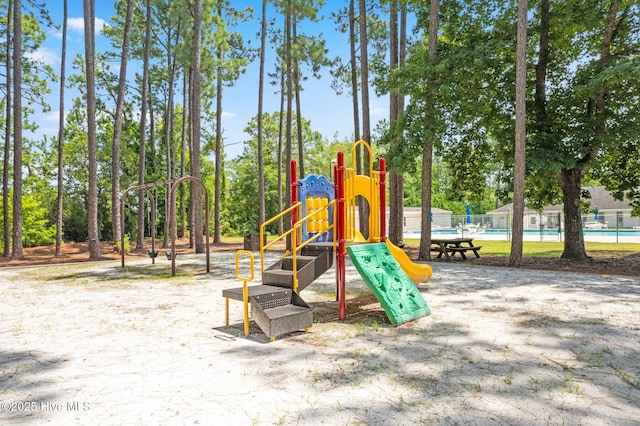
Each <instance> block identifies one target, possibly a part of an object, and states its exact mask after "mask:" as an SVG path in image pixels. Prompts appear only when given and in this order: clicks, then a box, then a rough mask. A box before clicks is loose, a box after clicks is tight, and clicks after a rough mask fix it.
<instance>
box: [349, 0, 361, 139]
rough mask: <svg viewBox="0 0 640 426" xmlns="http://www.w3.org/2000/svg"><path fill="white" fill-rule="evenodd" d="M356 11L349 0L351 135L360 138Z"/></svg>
mask: <svg viewBox="0 0 640 426" xmlns="http://www.w3.org/2000/svg"><path fill="white" fill-rule="evenodd" d="M356 38H357V36H356V11H355V5H354V0H349V54H350V64H351V96H352V102H353V137H354V139H355V140H356V141H358V140H360V106H359V105H358V63H357V56H356Z"/></svg>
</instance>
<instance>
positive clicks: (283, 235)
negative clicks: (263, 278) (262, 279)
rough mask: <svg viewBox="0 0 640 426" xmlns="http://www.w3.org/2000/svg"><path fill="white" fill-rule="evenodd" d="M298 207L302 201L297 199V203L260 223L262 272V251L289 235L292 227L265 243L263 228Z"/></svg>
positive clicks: (262, 267) (262, 265) (262, 269)
mask: <svg viewBox="0 0 640 426" xmlns="http://www.w3.org/2000/svg"><path fill="white" fill-rule="evenodd" d="M300 207H302V203H301V202H300V201H298V202H297V203H295V204H294V205H292V206H291V207H289V208H288V209H286V210H283V211H281V212H280V213H278V214H277V215H275V216H274V217H272V218H271V219H269V220H267V221H266V222H264V223H263V224H262V225H260V267H261V271H262V272H263V273H264V251H265V250H266V249H268V248H269V247H271V246H272V245H274V244H275V243H277V242H278V241H280V240H283V239H284V238H286V237H287V235H289V234H290V233H291V232H292V230H293V228H292V229H290V230H288V231H287V232H285V233H284V234H282V235H279V236H278V237H277V238H276V239H274V240H273V241H271V242H270V243H267V244H265V243H264V230H265V228H266V227H267V225H270V224H272V223H273V222H275V221H276V220H278V219H280V218H281V217H283V216H285V215H287V214H289V213H291V212H292V211H294V210H295V209H300ZM298 212H299V211H298ZM283 256H286V251H285V254H284V255H283Z"/></svg>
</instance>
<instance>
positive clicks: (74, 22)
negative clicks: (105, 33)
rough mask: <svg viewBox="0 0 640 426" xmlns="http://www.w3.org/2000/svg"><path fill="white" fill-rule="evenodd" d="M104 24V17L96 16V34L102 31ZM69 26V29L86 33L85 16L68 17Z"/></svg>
mask: <svg viewBox="0 0 640 426" xmlns="http://www.w3.org/2000/svg"><path fill="white" fill-rule="evenodd" d="M104 24H105V21H104V19H100V18H96V34H100V33H101V32H102V28H103V27H104ZM67 26H68V27H69V30H71V31H75V32H77V33H79V34H83V35H84V18H69V19H67Z"/></svg>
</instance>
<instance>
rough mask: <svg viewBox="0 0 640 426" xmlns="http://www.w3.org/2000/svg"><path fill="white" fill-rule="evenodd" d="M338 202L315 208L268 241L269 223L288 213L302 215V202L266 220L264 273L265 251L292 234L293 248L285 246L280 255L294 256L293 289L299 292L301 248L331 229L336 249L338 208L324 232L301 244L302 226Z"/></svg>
mask: <svg viewBox="0 0 640 426" xmlns="http://www.w3.org/2000/svg"><path fill="white" fill-rule="evenodd" d="M335 204H336V200H333V201H331V202H329V203H327V204H325V205H324V206H322V207H321V208H320V209H318V210H314V211H313V212H311V213H309V214H308V215H306V216H305V217H303V218H301V219H299V220H297V221H296V222H295V223H294V224H293V225H292V226H291V229H289V230H287V231H286V232H284V233H282V234H280V235H278V236H277V237H276V238H274V239H273V240H271V241H270V242H268V243H265V229H266V227H267V226H268V225H270V224H272V223H273V222H275V221H277V220H279V219H280V218H282V217H284V216H286V215H288V214H290V213H291V214H295V215H294V217H297V216H299V215H300V213H301V211H302V202H300V201H298V202H297V203H295V204H293V205H292V206H291V207H289V208H288V209H286V210H283V211H282V212H280V213H278V214H277V215H275V216H274V217H272V218H271V219H269V220H267V221H265V222H264V223H263V224H262V225H261V226H260V267H261V271H262V273H263V274H264V270H265V262H264V252H265V251H266V250H267V249H269V248H270V247H272V246H274V245H275V244H276V243H278V242H281V241H282V242H285V243H286V238H287V237H288V236H291V250H288V249H286V248H285V250H284V253H283V254H282V255H281V256H280V258H279V260H282V259H283V258H284V257H286V256H288V255H292V258H293V291H294V292H296V293H297V291H298V255H299V254H298V253H299V252H300V250H302V249H303V248H304V247H306V246H307V245H309V244H311V243H312V242H314V241H316V240H317V239H318V238H320V236H321V235H324V234H325V233H327V232H330V231H332V230H333V231H334V232H333V250H334V251H335V245H336V232H335V222H336V220H335V214H336V209H334V218H333V221H332V223H331V224H330V225H329V226H327V227H326V228H325V229H323V231H322V232H318V233H316V234H315V235H313V236H312V237H310V238H308V239H307V240H306V241H304V242H301V244H298V241H299V240H301V239H302V226H303V224H305V223H309V222H310V221H312V220H315V219H316V217H317V216H318V214H319V213H321V212H323V211H324V210H327V211H329V207H332V206H335Z"/></svg>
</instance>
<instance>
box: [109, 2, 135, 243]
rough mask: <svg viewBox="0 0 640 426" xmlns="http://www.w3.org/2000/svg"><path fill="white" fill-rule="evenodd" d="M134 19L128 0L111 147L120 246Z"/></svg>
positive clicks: (113, 212)
mask: <svg viewBox="0 0 640 426" xmlns="http://www.w3.org/2000/svg"><path fill="white" fill-rule="evenodd" d="M132 19H133V0H127V13H126V18H125V22H124V35H123V38H122V53H121V56H120V75H119V77H118V98H117V100H116V116H115V122H114V124H113V145H112V147H111V217H112V218H113V223H112V224H111V229H112V232H113V244H114V246H115V247H119V246H120V235H121V234H122V230H121V229H120V223H121V218H120V145H121V141H122V121H123V117H124V97H125V94H126V88H127V64H128V63H129V43H130V38H131V21H132Z"/></svg>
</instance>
